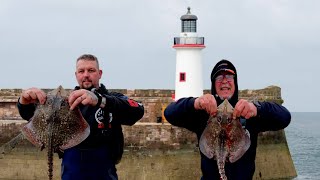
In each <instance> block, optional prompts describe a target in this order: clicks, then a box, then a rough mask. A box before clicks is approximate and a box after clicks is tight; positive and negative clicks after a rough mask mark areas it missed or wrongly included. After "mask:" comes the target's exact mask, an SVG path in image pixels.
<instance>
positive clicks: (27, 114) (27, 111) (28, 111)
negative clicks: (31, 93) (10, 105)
mask: <svg viewBox="0 0 320 180" xmlns="http://www.w3.org/2000/svg"><path fill="white" fill-rule="evenodd" d="M17 108H18V111H19V114H20V116H21V117H22V119H25V120H28V121H29V120H30V119H31V118H32V116H33V114H34V111H35V110H36V105H35V104H27V105H24V104H21V103H20V102H19V100H18V103H17Z"/></svg>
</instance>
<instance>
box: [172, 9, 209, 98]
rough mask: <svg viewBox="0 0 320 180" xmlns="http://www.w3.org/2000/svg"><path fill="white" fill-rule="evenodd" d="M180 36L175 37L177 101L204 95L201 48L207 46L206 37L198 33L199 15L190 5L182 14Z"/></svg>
mask: <svg viewBox="0 0 320 180" xmlns="http://www.w3.org/2000/svg"><path fill="white" fill-rule="evenodd" d="M180 19H181V33H180V37H175V38H174V45H173V48H175V49H176V52H177V54H176V88H175V101H177V100H179V99H180V98H182V97H190V96H193V97H199V96H202V95H203V83H202V60H201V50H202V49H204V48H205V46H204V37H198V35H197V19H198V18H197V16H195V15H192V14H191V12H190V7H188V12H187V14H185V15H183V16H181V18H180Z"/></svg>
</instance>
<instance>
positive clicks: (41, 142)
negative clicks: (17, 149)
mask: <svg viewBox="0 0 320 180" xmlns="http://www.w3.org/2000/svg"><path fill="white" fill-rule="evenodd" d="M68 95H69V93H68V92H67V91H66V90H65V89H63V87H62V86H59V87H58V88H57V89H55V90H53V91H50V92H48V93H47V97H46V102H45V103H44V104H37V106H36V109H35V112H34V115H33V117H32V118H31V119H30V120H29V122H28V123H27V124H26V125H25V126H23V127H22V129H21V133H20V134H18V135H17V136H16V137H15V138H13V139H12V140H11V141H9V142H8V143H6V146H4V147H7V148H6V149H10V148H11V149H12V148H14V146H15V145H16V144H18V143H17V142H18V141H21V140H23V139H27V140H28V141H30V142H31V143H32V144H33V145H35V146H36V147H38V148H40V149H41V150H43V149H45V148H46V149H47V159H48V178H49V180H52V178H53V154H54V152H63V151H64V150H65V149H68V148H71V147H74V146H76V145H78V144H80V143H81V142H82V141H83V140H85V139H86V138H87V137H88V136H89V134H90V126H89V124H88V123H87V121H86V120H85V119H84V118H83V116H82V114H81V112H80V110H79V108H75V109H74V110H70V106H69V103H68ZM8 147H9V148H8ZM2 149H5V148H2Z"/></svg>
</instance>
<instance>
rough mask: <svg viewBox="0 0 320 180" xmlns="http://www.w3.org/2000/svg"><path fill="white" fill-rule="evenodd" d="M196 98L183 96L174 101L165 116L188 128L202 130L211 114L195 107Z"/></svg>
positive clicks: (170, 121)
mask: <svg viewBox="0 0 320 180" xmlns="http://www.w3.org/2000/svg"><path fill="white" fill-rule="evenodd" d="M194 101H195V98H193V97H189V98H181V99H179V100H178V101H177V102H172V103H171V104H169V105H168V106H167V108H166V109H165V110H164V116H165V118H166V119H167V121H168V122H169V123H171V124H172V125H175V126H179V127H183V128H186V129H188V130H190V131H193V132H196V133H198V132H201V131H202V130H203V127H205V126H206V124H207V120H208V118H209V115H208V114H207V113H206V112H205V111H198V110H196V109H195V108H194Z"/></svg>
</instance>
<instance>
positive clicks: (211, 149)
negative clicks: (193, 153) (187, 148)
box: [199, 100, 251, 180]
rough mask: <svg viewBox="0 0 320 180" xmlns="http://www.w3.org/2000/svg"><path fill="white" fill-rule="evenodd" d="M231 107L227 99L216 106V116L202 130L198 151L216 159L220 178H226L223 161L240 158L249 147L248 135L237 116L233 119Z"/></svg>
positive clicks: (233, 160)
mask: <svg viewBox="0 0 320 180" xmlns="http://www.w3.org/2000/svg"><path fill="white" fill-rule="evenodd" d="M233 109H234V108H233V107H232V105H231V104H230V103H229V101H228V100H224V101H223V103H221V104H220V105H219V106H218V113H217V116H216V117H212V116H211V117H210V118H209V120H208V125H207V127H206V128H205V130H204V131H203V133H202V135H201V137H200V141H199V146H200V151H201V152H202V153H203V154H204V155H205V156H207V157H208V158H209V159H211V158H214V159H215V160H216V161H217V165H218V169H219V173H220V179H222V180H227V176H226V174H225V169H224V166H225V163H226V161H229V162H231V163H233V162H236V161H237V160H238V159H240V158H241V157H242V156H243V154H244V153H245V152H246V151H247V150H248V149H249V147H250V144H251V142H250V135H249V133H248V132H247V131H246V130H245V129H243V128H242V125H241V123H240V120H239V118H237V119H233V117H232V113H233Z"/></svg>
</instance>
